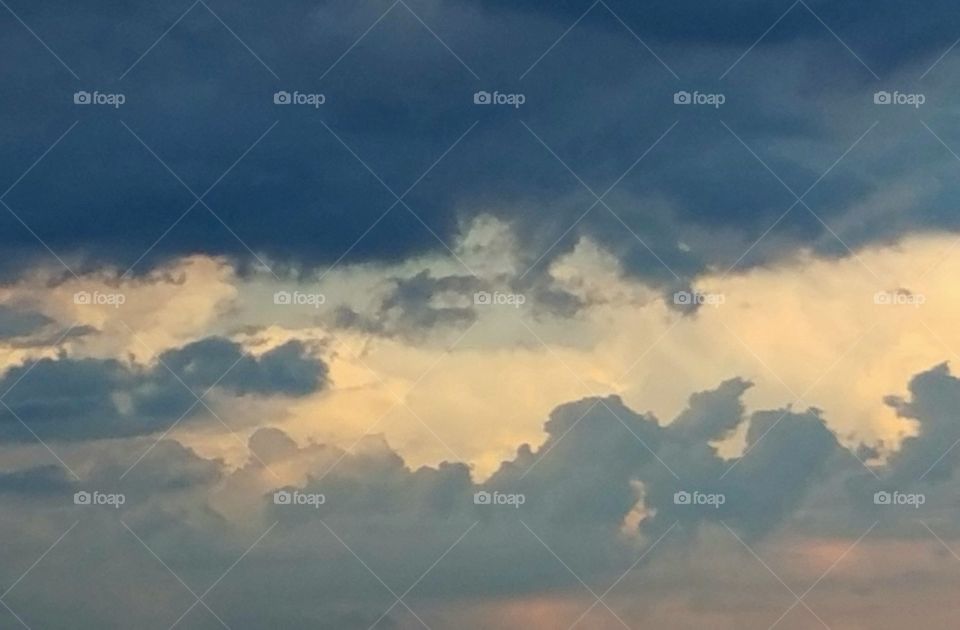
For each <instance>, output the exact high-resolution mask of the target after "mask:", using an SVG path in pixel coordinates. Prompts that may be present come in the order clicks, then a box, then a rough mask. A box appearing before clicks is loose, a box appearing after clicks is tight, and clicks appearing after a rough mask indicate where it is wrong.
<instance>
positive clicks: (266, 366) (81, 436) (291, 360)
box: [0, 337, 327, 442]
mask: <svg viewBox="0 0 960 630" xmlns="http://www.w3.org/2000/svg"><path fill="white" fill-rule="evenodd" d="M326 383H327V366H326V364H325V363H323V362H322V361H320V360H319V359H314V358H312V357H310V356H309V355H308V353H307V351H306V348H305V346H304V345H303V344H302V343H300V342H298V341H290V342H288V343H286V344H284V345H282V346H279V347H277V348H274V349H273V350H270V351H269V352H266V353H264V354H263V355H262V356H260V357H254V356H251V355H249V354H246V353H245V351H244V349H243V347H242V346H241V345H240V344H238V343H235V342H232V341H230V340H228V339H223V338H219V337H209V338H207V339H203V340H201V341H197V342H195V343H191V344H189V345H186V346H184V347H182V348H178V349H175V350H168V351H166V352H164V353H163V354H162V355H160V358H159V361H158V362H157V363H154V364H153V365H150V366H139V365H136V364H133V365H130V364H127V363H123V362H120V361H117V360H114V359H92V358H88V359H74V358H70V357H68V356H66V355H61V356H59V357H57V358H43V359H40V360H39V361H36V362H27V363H26V364H24V365H21V366H18V367H14V368H11V369H9V370H7V371H6V372H5V373H4V374H3V375H2V377H0V390H2V391H4V392H6V394H5V396H4V403H5V405H4V406H3V407H0V439H2V440H3V441H10V442H29V441H32V440H34V439H35V438H34V436H33V435H32V434H31V431H32V432H33V433H35V434H36V435H38V436H40V438H41V439H43V440H49V441H78V440H88V439H97V438H116V437H128V436H134V435H143V434H149V433H153V432H157V431H162V430H164V429H167V428H168V427H170V426H171V424H173V423H174V422H176V421H177V420H178V419H179V418H180V417H181V416H183V415H184V414H188V412H192V413H193V414H194V415H197V416H200V415H203V409H204V407H203V405H201V404H200V403H198V402H197V399H196V397H195V396H194V394H196V395H197V396H201V395H202V394H204V392H206V391H207V390H208V389H210V388H212V387H214V386H217V387H218V388H219V389H221V390H223V391H225V392H228V393H229V394H232V395H234V396H244V395H256V396H269V395H287V396H305V395H307V394H310V393H312V392H315V391H318V390H320V389H321V388H323V387H324V386H325V385H326ZM191 392H193V393H191ZM24 424H25V425H27V426H26V427H24V426H23V425H24ZM27 427H29V429H28V428H27Z"/></svg>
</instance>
